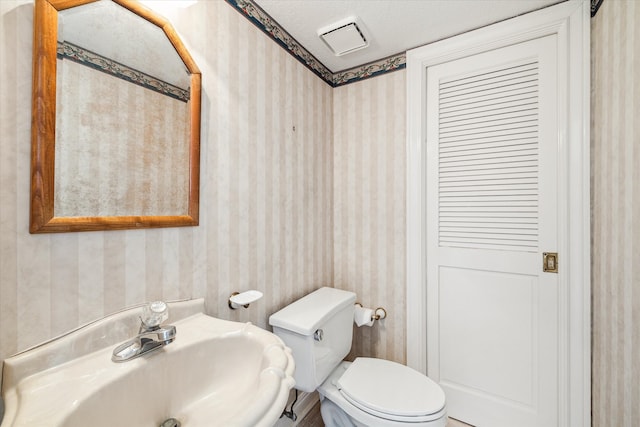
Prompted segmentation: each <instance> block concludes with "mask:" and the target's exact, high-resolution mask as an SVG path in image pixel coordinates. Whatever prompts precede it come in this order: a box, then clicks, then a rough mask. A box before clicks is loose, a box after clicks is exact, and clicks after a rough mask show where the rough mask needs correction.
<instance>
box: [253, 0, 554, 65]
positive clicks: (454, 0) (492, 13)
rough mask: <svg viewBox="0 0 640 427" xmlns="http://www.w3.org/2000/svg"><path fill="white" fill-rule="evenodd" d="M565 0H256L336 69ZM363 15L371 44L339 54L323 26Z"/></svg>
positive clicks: (384, 56)
mask: <svg viewBox="0 0 640 427" xmlns="http://www.w3.org/2000/svg"><path fill="white" fill-rule="evenodd" d="M559 2H560V1H559V0H254V3H256V4H258V5H259V6H260V7H261V8H262V9H264V11H265V12H267V13H268V14H269V15H270V16H271V17H272V18H273V19H274V20H275V21H276V22H278V23H279V24H280V25H281V26H282V27H283V28H284V29H285V30H286V31H287V32H288V33H289V34H290V35H291V36H292V37H293V38H295V39H296V40H297V41H298V42H299V43H300V44H301V45H302V46H304V48H305V49H306V50H308V51H309V52H310V53H311V54H312V55H314V56H315V57H316V58H317V59H318V60H319V61H320V62H322V63H323V64H324V65H325V66H326V67H327V68H329V69H330V70H331V71H332V72H334V73H335V72H338V71H342V70H346V69H349V68H353V67H357V66H359V65H363V64H366V63H369V62H372V61H376V60H378V59H382V58H386V57H388V56H391V55H395V54H397V53H401V52H404V51H406V50H408V49H411V48H414V47H418V46H422V45H425V44H427V43H431V42H434V41H436V40H440V39H443V38H446V37H450V36H453V35H456V34H460V33H463V32H466V31H469V30H473V29H475V28H479V27H483V26H485V25H489V24H492V23H495V22H498V21H502V20H504V19H507V18H511V17H513V16H516V15H520V14H523V13H527V12H531V11H533V10H537V9H540V8H543V7H546V6H549V5H552V4H555V3H559ZM349 16H356V17H358V18H359V24H358V25H360V24H362V27H363V28H362V30H363V32H364V33H365V36H366V37H367V38H368V41H369V43H370V45H369V46H368V47H367V48H365V49H362V50H360V51H357V52H353V53H350V54H347V55H344V56H335V55H334V54H333V53H332V52H331V51H330V50H329V48H328V47H327V46H326V45H325V44H324V43H323V42H322V41H321V40H320V38H319V37H318V35H317V31H318V29H320V28H323V27H326V26H328V25H331V24H333V23H335V22H338V21H340V20H343V19H344V18H346V17H349Z"/></svg>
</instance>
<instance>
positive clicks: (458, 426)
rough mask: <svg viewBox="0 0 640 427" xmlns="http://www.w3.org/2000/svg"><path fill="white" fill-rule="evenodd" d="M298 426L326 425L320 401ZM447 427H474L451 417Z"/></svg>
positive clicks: (315, 426) (321, 426)
mask: <svg viewBox="0 0 640 427" xmlns="http://www.w3.org/2000/svg"><path fill="white" fill-rule="evenodd" d="M296 427H324V423H323V422H322V417H321V416H320V403H318V404H317V405H315V406H314V407H313V409H311V411H309V413H308V414H307V416H306V417H304V419H302V420H301V421H300V422H299V423H298V424H297V426H296ZM447 427H473V426H471V425H469V424H465V423H463V422H461V421H458V420H454V419H452V418H449V422H448V423H447Z"/></svg>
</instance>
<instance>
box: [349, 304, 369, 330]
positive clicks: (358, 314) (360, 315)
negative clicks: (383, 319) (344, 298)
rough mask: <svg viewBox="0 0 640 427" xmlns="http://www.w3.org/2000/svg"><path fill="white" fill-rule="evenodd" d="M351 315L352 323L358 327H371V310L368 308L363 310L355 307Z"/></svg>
mask: <svg viewBox="0 0 640 427" xmlns="http://www.w3.org/2000/svg"><path fill="white" fill-rule="evenodd" d="M355 309H356V310H355V312H354V313H353V321H354V322H356V325H357V326H358V327H360V326H372V325H373V310H372V309H370V308H363V307H360V306H358V305H356V307H355Z"/></svg>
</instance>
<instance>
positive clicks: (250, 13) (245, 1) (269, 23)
mask: <svg viewBox="0 0 640 427" xmlns="http://www.w3.org/2000/svg"><path fill="white" fill-rule="evenodd" d="M225 1H226V2H227V3H229V4H230V5H231V6H232V7H233V8H234V9H236V10H237V11H238V12H240V14H241V15H243V16H244V17H245V18H247V19H248V20H249V21H250V22H251V23H253V24H254V25H255V26H256V27H258V28H259V29H260V30H262V32H264V33H265V34H266V35H268V36H269V37H270V38H271V39H272V40H273V41H275V42H276V43H278V44H279V45H280V47H282V48H283V49H285V50H286V51H287V52H289V54H290V55H292V56H293V57H294V58H296V59H297V60H298V61H300V62H301V63H302V64H303V65H304V66H306V67H307V68H308V69H309V70H311V71H312V72H313V73H314V74H316V75H317V76H318V77H320V78H321V79H322V80H324V81H325V82H326V83H327V84H328V85H330V86H331V87H337V86H343V85H346V84H349V83H355V82H357V81H360V80H364V79H368V78H370V77H375V76H379V75H381V74H385V73H389V72H392V71H397V70H401V69H403V68H406V66H407V58H406V54H405V52H401V53H398V54H396V55H392V56H389V57H387V58H382V59H379V60H377V61H373V62H369V63H367V64H364V65H359V66H357V67H353V68H349V69H347V70H343V71H338V72H336V73H332V72H331V70H329V69H328V68H327V67H326V66H325V65H324V64H322V62H320V61H319V60H318V59H317V58H316V57H315V56H313V55H312V54H311V53H310V52H309V51H307V50H306V49H305V48H304V47H303V46H302V45H301V44H300V43H299V42H298V41H297V40H296V39H295V38H293V37H292V36H291V35H290V34H289V33H288V32H286V31H285V30H284V28H282V26H280V24H278V22H277V21H276V20H274V19H273V18H272V17H271V16H269V14H268V13H267V12H265V11H264V10H263V9H262V8H261V7H260V6H258V5H257V4H255V3H254V2H253V0H225Z"/></svg>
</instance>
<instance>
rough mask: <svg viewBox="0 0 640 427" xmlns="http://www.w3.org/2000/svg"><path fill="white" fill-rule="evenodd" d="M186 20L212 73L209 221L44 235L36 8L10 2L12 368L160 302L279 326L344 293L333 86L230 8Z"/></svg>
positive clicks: (207, 81)
mask: <svg viewBox="0 0 640 427" xmlns="http://www.w3.org/2000/svg"><path fill="white" fill-rule="evenodd" d="M175 14H176V15H175V16H171V17H170V18H171V20H172V22H173V24H174V27H175V28H176V30H177V31H178V32H179V33H180V35H181V36H182V38H183V41H184V42H185V44H186V45H187V47H188V48H189V50H190V51H191V53H192V54H193V56H194V60H195V61H196V63H197V64H198V66H199V67H200V69H201V70H202V76H203V80H202V84H203V87H202V94H203V95H202V107H203V116H202V117H203V119H202V147H201V150H202V158H201V197H200V199H201V206H200V226H199V227H184V228H165V229H147V230H130V231H108V232H85V233H62V234H41V235H30V234H29V233H28V217H29V210H28V208H29V163H30V120H31V105H30V101H29V100H30V98H31V45H32V19H33V18H32V16H33V5H32V3H31V2H30V1H13V0H12V1H4V0H3V1H0V22H2V30H1V31H0V200H1V203H0V359H3V358H5V357H7V356H9V355H11V354H13V353H15V352H17V351H19V350H23V349H25V348H27V347H29V346H32V345H34V344H36V343H38V342H40V341H43V340H45V339H48V338H50V337H52V336H55V335H57V334H60V333H62V332H64V331H66V330H68V329H71V328H74V327H76V326H77V325H79V324H82V323H85V322H87V321H90V320H92V319H95V318H98V317H101V316H103V315H104V314H106V313H110V312H113V311H115V310H118V309H120V308H122V307H125V306H130V305H133V304H138V303H141V302H144V301H148V300H152V299H156V298H164V299H167V300H172V299H178V298H191V297H201V296H202V297H205V300H206V308H207V311H208V312H209V313H211V314H213V315H216V316H219V317H221V318H227V319H232V320H239V321H251V322H254V323H255V324H258V325H260V326H267V319H268V316H269V314H271V313H272V312H274V311H276V310H278V309H279V308H281V307H282V306H284V305H285V304H287V303H289V302H291V301H292V300H293V299H295V298H298V297H301V296H302V295H304V294H306V293H308V292H310V291H312V290H313V289H315V288H318V287H320V286H322V285H327V284H329V285H331V283H332V274H333V270H332V263H333V257H332V253H333V247H332V230H333V227H332V200H331V195H332V188H333V184H332V183H333V175H332V171H333V168H332V163H333V148H332V137H333V135H332V120H333V117H332V114H331V111H332V108H333V104H332V99H333V95H332V92H331V91H332V89H331V87H330V86H328V85H327V84H326V83H325V82H323V81H322V80H321V79H319V78H318V77H317V76H315V75H314V74H312V73H311V72H309V71H308V70H307V69H306V68H305V67H304V65H302V64H300V63H299V62H298V61H297V60H296V59H295V58H293V57H292V56H290V55H289V54H288V53H287V52H286V51H284V50H283V49H282V48H280V47H279V46H278V45H276V44H275V43H273V42H272V41H271V40H270V39H269V38H268V37H267V36H265V35H264V34H263V33H262V32H261V31H260V30H259V29H257V28H255V27H254V26H253V25H251V24H250V23H249V22H248V21H247V20H246V19H245V18H244V17H243V16H242V15H240V14H239V13H237V12H236V11H235V10H234V9H233V8H231V7H230V6H229V4H227V3H226V2H222V1H200V2H198V3H197V4H196V5H194V6H191V7H189V8H187V9H184V10H180V11H176V12H175ZM252 288H254V289H259V290H261V291H263V292H264V294H265V297H264V298H263V299H262V300H261V301H260V302H258V303H256V304H252V305H251V307H250V308H249V309H247V310H237V311H235V312H231V311H230V310H229V308H228V307H227V299H228V297H229V295H230V294H231V292H233V291H243V290H247V289H252Z"/></svg>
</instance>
